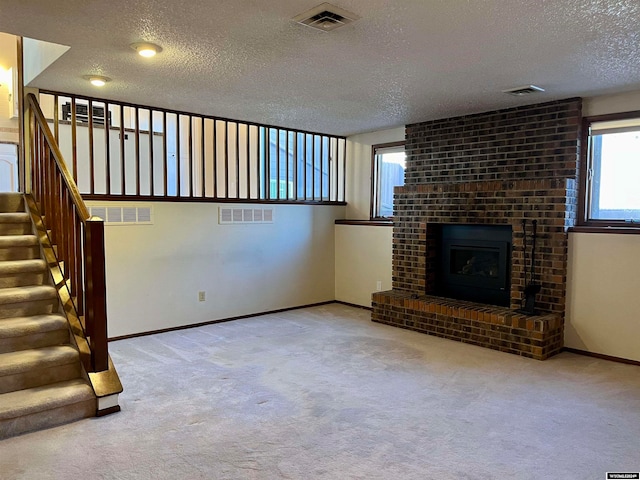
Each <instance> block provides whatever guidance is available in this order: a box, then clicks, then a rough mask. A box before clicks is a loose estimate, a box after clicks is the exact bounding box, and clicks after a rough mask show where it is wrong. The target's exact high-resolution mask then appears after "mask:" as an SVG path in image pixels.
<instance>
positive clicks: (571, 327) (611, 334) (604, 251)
mask: <svg viewBox="0 0 640 480" xmlns="http://www.w3.org/2000/svg"><path fill="white" fill-rule="evenodd" d="M638 272H640V235H611V234H601V233H571V234H570V235H569V272H568V279H567V282H568V283H567V323H566V326H565V345H566V346H567V347H572V348H577V349H580V350H586V351H588V352H595V353H601V354H605V355H611V356H614V357H620V358H627V359H630V360H637V361H640V348H638V341H639V340H640V321H638V312H640V294H639V292H640V274H639V273H638Z"/></svg>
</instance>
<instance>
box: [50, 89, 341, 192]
mask: <svg viewBox="0 0 640 480" xmlns="http://www.w3.org/2000/svg"><path fill="white" fill-rule="evenodd" d="M39 95H40V97H39V99H40V105H41V106H42V110H43V111H44V113H45V116H46V117H47V119H48V121H49V123H50V125H51V128H52V130H53V133H54V137H55V139H56V141H57V142H58V144H59V145H60V148H61V151H62V152H63V153H64V155H65V158H67V159H68V160H69V170H70V171H71V174H72V176H73V178H74V179H75V180H76V183H77V184H78V187H79V190H80V192H81V193H82V195H83V198H85V199H86V200H125V199H126V200H165V201H166V200H168V201H190V202H197V201H202V202H204V201H210V202H243V203H244V202H247V203H307V204H332V205H333V204H339V205H344V204H345V171H346V154H347V151H346V138H345V137H340V136H335V135H327V134H322V133H315V132H307V131H302V130H295V129H290V128H282V127H274V126H269V125H261V124H256V123H251V122H242V121H237V120H229V119H224V118H219V117H213V116H206V115H199V114H191V113H186V112H179V111H174V110H167V109H162V108H154V107H148V106H140V105H133V104H127V103H122V102H117V101H111V100H104V99H96V98H91V97H83V96H77V95H71V94H66V93H59V92H48V91H40V94H39Z"/></svg>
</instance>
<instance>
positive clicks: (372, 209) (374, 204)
mask: <svg viewBox="0 0 640 480" xmlns="http://www.w3.org/2000/svg"><path fill="white" fill-rule="evenodd" d="M406 144H407V142H406V141H404V140H400V141H397V142H387V143H378V144H376V145H371V192H370V197H369V198H370V202H369V220H371V221H380V220H387V221H390V220H393V216H391V217H380V216H375V215H374V214H375V213H376V210H377V209H378V205H379V203H380V192H379V189H378V186H379V182H378V181H377V180H378V178H379V177H380V176H379V172H380V165H379V162H377V161H376V154H377V153H376V152H377V150H381V149H384V148H393V147H405V146H406ZM405 156H406V149H405Z"/></svg>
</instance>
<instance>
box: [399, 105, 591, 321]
mask: <svg viewBox="0 0 640 480" xmlns="http://www.w3.org/2000/svg"><path fill="white" fill-rule="evenodd" d="M581 110H582V102H581V99H576V98H574V99H569V100H562V101H556V102H550V103H545V104H539V105H530V106H525V107H519V108H514V109H508V110H500V111H496V112H488V113H482V114H476V115H468V116H464V117H457V118H450V119H444V120H435V121H430V122H424V123H418V124H413V125H408V126H407V127H406V147H405V148H406V152H407V168H406V181H405V186H404V187H399V188H397V189H396V195H395V201H394V210H395V212H394V232H393V289H394V290H398V291H405V292H410V293H412V294H416V295H424V294H430V293H433V288H434V275H435V262H434V254H435V251H434V248H433V244H434V242H435V238H434V237H433V235H432V234H431V233H432V231H433V229H430V228H429V224H430V223H431V224H433V223H468V224H501V225H507V224H508V225H511V226H512V229H513V253H512V270H511V272H512V275H511V276H512V279H511V285H512V287H511V307H512V308H519V307H520V306H521V298H522V292H523V288H524V285H525V279H524V249H523V232H522V224H521V222H522V219H527V220H528V221H529V225H530V221H531V220H533V219H536V220H538V233H539V239H538V244H537V258H538V261H537V269H536V273H537V274H538V281H539V282H540V283H541V284H542V290H541V292H540V294H539V295H538V300H539V304H538V306H539V308H540V310H541V311H543V312H553V313H558V314H560V315H563V314H564V304H565V287H566V261H567V234H566V230H567V228H568V227H570V226H573V225H574V224H575V220H576V206H577V190H576V185H577V177H578V153H579V143H580V125H581Z"/></svg>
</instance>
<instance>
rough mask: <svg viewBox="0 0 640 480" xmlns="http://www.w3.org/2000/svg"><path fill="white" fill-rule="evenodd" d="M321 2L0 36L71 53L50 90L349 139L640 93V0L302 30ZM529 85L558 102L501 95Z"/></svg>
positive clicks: (424, 5)
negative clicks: (148, 53)
mask: <svg viewBox="0 0 640 480" xmlns="http://www.w3.org/2000/svg"><path fill="white" fill-rule="evenodd" d="M319 3H321V0H268V1H265V0H192V1H190V2H177V1H175V0H136V1H131V0H109V1H103V0H101V1H96V0H65V1H51V0H30V1H16V0H0V31H3V32H7V33H12V34H16V35H22V36H26V37H32V38H35V39H40V40H45V41H49V42H55V43H60V44H63V45H69V46H70V47H71V49H70V50H69V51H68V52H67V53H66V54H64V55H63V56H62V57H61V58H60V59H59V60H58V61H57V62H55V63H54V64H53V65H52V66H51V67H49V68H48V69H47V70H46V71H45V72H43V73H42V74H41V75H40V76H38V77H37V78H36V79H35V80H34V81H33V82H32V85H33V86H36V87H40V88H45V89H50V90H57V91H62V92H71V93H77V94H85V95H91V96H96V97H104V98H108V99H114V100H121V101H127V102H131V103H138V104H143V105H152V106H157V107H165V108H171V109H176V110H182V111H188V112H195V113H204V114H209V115H216V116H220V117H226V118H233V119H239V120H250V121H255V122H260V123H264V124H272V125H281V126H286V127H291V128H299V129H303V130H311V131H319V132H323V133H331V134H338V135H349V134H353V133H359V132H364V131H371V130H377V129H384V128H389V127H394V126H399V125H404V124H406V123H411V122H419V121H424V120H429V119H434V118H441V117H449V116H454V115H459V114H466V113H473V112H480V111H487V110H493V109H496V108H504V107H511V106H515V105H520V104H524V103H538V102H542V101H547V100H553V99H559V98H566V97H571V96H593V95H599V94H605V93H615V92H623V91H629V90H636V89H640V33H639V28H638V27H639V25H640V2H639V1H638V0H618V1H612V0H591V1H588V0H582V1H579V0H539V1H530V0H528V1H519V0H430V1H427V0H336V1H335V2H333V3H334V4H336V5H337V6H339V7H341V8H344V9H346V10H349V11H352V12H354V13H356V14H357V15H359V16H360V17H362V18H360V19H359V20H357V21H356V22H354V23H352V24H351V25H347V26H345V27H342V28H340V29H337V30H335V31H333V32H329V33H327V32H320V31H316V30H313V29H311V28H309V27H305V26H302V25H298V24H296V23H294V22H293V21H291V18H292V17H294V16H295V15H297V14H299V13H301V12H303V11H305V10H307V9H309V8H311V7H314V6H316V5H317V4H319ZM139 41H151V42H155V43H157V44H159V45H161V46H162V47H163V49H164V50H163V52H162V53H161V54H159V55H157V56H156V57H155V58H153V59H143V58H141V57H139V56H138V55H136V54H135V52H134V51H133V50H132V49H130V48H129V44H131V43H133V42H139ZM95 73H99V74H103V75H106V76H109V77H111V78H112V79H113V81H112V82H110V83H108V84H107V86H106V87H104V88H103V89H101V90H97V89H96V88H95V87H92V86H91V85H90V84H89V83H88V82H87V81H86V80H84V79H83V78H82V77H83V75H87V74H95ZM526 84H535V85H540V86H542V87H544V88H545V89H546V92H545V93H543V94H537V95H534V96H529V97H523V98H517V97H512V96H509V95H506V94H504V93H501V90H503V89H506V88H510V87H516V86H521V85H526Z"/></svg>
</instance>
